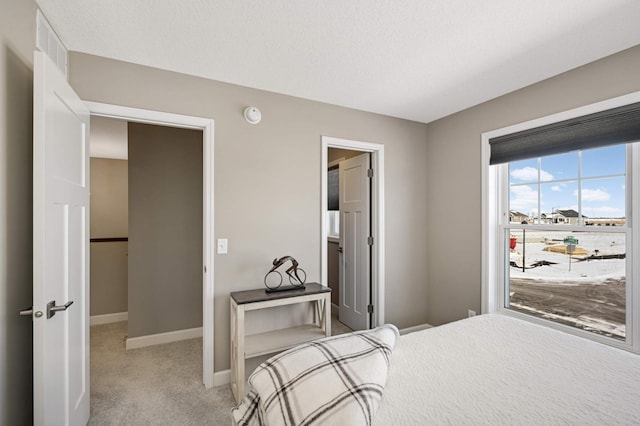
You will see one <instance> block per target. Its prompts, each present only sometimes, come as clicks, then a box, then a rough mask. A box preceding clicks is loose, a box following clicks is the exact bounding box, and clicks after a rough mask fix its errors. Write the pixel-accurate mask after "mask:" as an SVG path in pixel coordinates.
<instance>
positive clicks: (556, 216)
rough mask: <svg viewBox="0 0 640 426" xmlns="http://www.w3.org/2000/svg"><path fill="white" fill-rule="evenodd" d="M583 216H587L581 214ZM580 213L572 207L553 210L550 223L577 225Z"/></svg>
mask: <svg viewBox="0 0 640 426" xmlns="http://www.w3.org/2000/svg"><path fill="white" fill-rule="evenodd" d="M582 217H583V218H585V219H586V218H587V216H585V215H582ZM579 218H580V214H579V213H578V212H577V211H575V210H572V209H569V210H554V211H553V213H551V223H559V224H565V225H577V224H578V219H579Z"/></svg>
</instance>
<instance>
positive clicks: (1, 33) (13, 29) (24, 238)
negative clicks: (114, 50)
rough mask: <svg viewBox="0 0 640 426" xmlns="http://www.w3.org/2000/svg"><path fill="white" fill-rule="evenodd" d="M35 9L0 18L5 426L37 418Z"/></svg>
mask: <svg viewBox="0 0 640 426" xmlns="http://www.w3.org/2000/svg"><path fill="white" fill-rule="evenodd" d="M35 10H36V9H35V4H34V3H33V2H32V1H29V0H2V6H1V13H0V204H1V205H2V208H1V209H0V424H3V425H9V424H15V425H25V424H30V423H31V422H32V418H33V401H32V392H33V386H32V368H31V366H32V355H31V353H32V339H33V337H32V322H31V320H30V319H29V318H28V317H20V316H18V311H19V310H20V309H24V308H27V307H29V306H31V302H32V297H33V292H32V287H31V282H32V277H33V275H32V269H33V266H32V240H33V233H32V230H31V226H32V220H33V214H32V195H31V193H32V192H31V188H32V183H33V179H32V174H33V172H32V170H33V168H32V137H33V131H32V128H33V101H32V99H33V47H34V46H35V16H36V15H35Z"/></svg>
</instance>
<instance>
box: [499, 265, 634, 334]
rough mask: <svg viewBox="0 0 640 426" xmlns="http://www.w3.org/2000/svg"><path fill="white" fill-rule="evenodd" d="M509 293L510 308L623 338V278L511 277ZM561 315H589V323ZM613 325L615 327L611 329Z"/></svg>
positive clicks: (587, 316)
mask: <svg viewBox="0 0 640 426" xmlns="http://www.w3.org/2000/svg"><path fill="white" fill-rule="evenodd" d="M510 294H511V298H510V303H511V309H514V310H518V311H522V312H526V313H528V314H532V315H536V316H539V317H543V318H550V319H551V318H553V320H554V321H557V322H561V323H564V324H567V325H571V326H574V327H579V328H583V329H587V330H590V331H593V332H595V333H599V334H603V335H607V336H611V337H617V338H624V327H623V326H624V324H625V296H626V294H625V281H624V280H623V279H622V280H607V281H606V282H605V283H604V284H586V283H584V282H577V281H564V282H561V283H557V282H556V283H545V282H541V281H538V280H532V279H526V278H515V277H511V280H510ZM514 305H520V306H514ZM562 317H565V318H569V319H581V318H589V319H590V320H589V321H587V322H589V323H590V324H584V322H583V321H574V320H565V319H563V318H562ZM600 321H601V322H602V323H603V324H614V325H617V326H618V327H599V326H598V325H597V323H598V322H600ZM593 324H596V325H595V326H594V325H593ZM613 328H616V329H617V331H613ZM620 328H622V331H620Z"/></svg>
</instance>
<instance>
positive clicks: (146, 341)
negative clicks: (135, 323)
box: [126, 327, 202, 350]
mask: <svg viewBox="0 0 640 426" xmlns="http://www.w3.org/2000/svg"><path fill="white" fill-rule="evenodd" d="M198 337H202V327H197V328H189V329H186V330H176V331H169V332H167V333H158V334H150V335H148V336H140V337H130V338H128V339H127V345H126V348H127V350H129V349H138V348H144V347H146V346H153V345H161V344H163V343H171V342H179V341H180V340H188V339H195V338H198Z"/></svg>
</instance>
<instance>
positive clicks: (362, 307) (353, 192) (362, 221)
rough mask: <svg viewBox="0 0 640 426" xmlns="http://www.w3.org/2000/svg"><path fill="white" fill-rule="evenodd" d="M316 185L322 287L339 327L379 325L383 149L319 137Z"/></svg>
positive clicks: (381, 314)
mask: <svg viewBox="0 0 640 426" xmlns="http://www.w3.org/2000/svg"><path fill="white" fill-rule="evenodd" d="M336 168H337V173H336ZM321 182H322V191H321V197H322V202H321V205H322V210H321V218H322V222H321V230H322V232H321V249H320V250H321V282H322V284H323V285H328V286H330V287H332V305H333V309H334V310H337V311H338V312H339V317H338V319H339V321H340V322H342V323H344V324H346V325H347V326H349V327H350V328H352V329H356V330H361V329H366V328H372V327H376V326H377V325H380V324H384V258H385V256H384V146H383V145H380V144H372V143H367V142H360V141H352V140H346V139H339V138H332V137H327V136H323V137H322V162H321ZM330 186H331V187H332V190H331V191H330V190H329V187H330ZM336 188H337V191H336V190H335V189H336ZM330 193H331V196H330V195H329V194H330ZM336 194H340V195H336ZM345 194H346V196H345ZM336 198H338V199H337V200H336ZM340 198H342V199H340ZM354 213H355V214H354ZM356 216H359V217H357V218H356ZM336 271H337V273H336ZM336 280H337V282H336Z"/></svg>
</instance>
